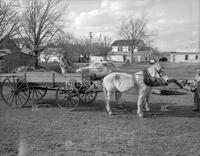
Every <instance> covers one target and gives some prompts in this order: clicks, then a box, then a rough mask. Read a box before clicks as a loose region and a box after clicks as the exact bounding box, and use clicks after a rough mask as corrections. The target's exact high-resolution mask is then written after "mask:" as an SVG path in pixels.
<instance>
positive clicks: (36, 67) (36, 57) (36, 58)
mask: <svg viewBox="0 0 200 156" xmlns="http://www.w3.org/2000/svg"><path fill="white" fill-rule="evenodd" d="M38 56H39V55H38V54H37V53H35V69H38V68H39V64H38V62H39V61H38V59H39V58H38Z"/></svg>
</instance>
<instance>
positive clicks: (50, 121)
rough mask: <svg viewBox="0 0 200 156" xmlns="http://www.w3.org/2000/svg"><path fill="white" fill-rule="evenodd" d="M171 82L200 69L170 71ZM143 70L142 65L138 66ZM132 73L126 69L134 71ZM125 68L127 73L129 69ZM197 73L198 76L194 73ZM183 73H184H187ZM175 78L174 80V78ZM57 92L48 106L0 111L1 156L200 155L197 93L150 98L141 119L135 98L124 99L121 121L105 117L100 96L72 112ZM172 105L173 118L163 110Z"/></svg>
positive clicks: (50, 96) (178, 67)
mask: <svg viewBox="0 0 200 156" xmlns="http://www.w3.org/2000/svg"><path fill="white" fill-rule="evenodd" d="M166 66H167V70H169V76H171V77H176V76H181V78H183V77H187V76H188V77H190V76H194V74H195V68H196V67H197V66H193V65H192V66H190V65H186V66H183V65H179V64H177V65H173V66H172V65H166ZM133 67H134V70H140V69H141V68H142V67H141V65H140V66H139V65H135V66H133ZM133 67H129V68H126V70H127V71H128V70H129V71H132V70H133ZM124 68H125V67H124ZM193 70H194V71H193ZM183 71H184V72H183ZM170 72H171V74H170ZM54 94H55V93H54V92H49V93H48V94H47V96H46V97H45V99H46V103H48V104H49V106H48V107H47V106H45V107H43V106H42V105H41V106H40V107H39V110H38V111H31V107H26V108H23V109H11V108H9V107H7V106H6V105H5V104H4V103H3V102H2V101H1V105H0V111H1V112H0V117H1V118H0V119H1V120H0V121H1V124H0V134H1V135H0V155H2V156H7V155H20V156H51V155H52V156H104V155H105V156H122V155H123V156H124V155H125V156H126V155H127V156H133V155H141V156H144V155H148V156H151V155H152V156H156V155H158V156H160V155H162V156H165V155H166V156H173V155H174V156H175V155H177V156H178V155H181V156H188V155H192V156H193V155H194V156H197V155H199V154H200V149H199V146H200V139H199V137H200V131H199V129H200V113H199V112H192V108H193V96H192V93H188V94H186V95H176V96H160V95H153V94H152V95H151V108H152V110H151V111H150V112H145V118H142V119H140V118H138V117H137V115H136V107H137V106H136V101H137V95H136V94H126V95H124V96H123V97H122V100H123V101H124V102H123V104H124V106H125V108H124V109H119V107H118V106H116V105H115V103H114V101H113V102H112V108H113V110H114V112H116V113H115V114H116V115H113V116H109V115H108V113H106V111H105V106H104V100H103V99H104V97H103V95H102V94H101V93H100V94H99V96H98V97H97V99H96V101H95V102H94V103H92V104H91V105H89V106H82V107H79V108H78V109H77V110H76V111H72V112H68V111H67V110H63V109H59V108H58V107H56V106H55V100H54ZM165 104H170V105H171V106H170V107H169V111H168V112H161V111H160V106H161V105H165Z"/></svg>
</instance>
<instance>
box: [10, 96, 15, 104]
mask: <svg viewBox="0 0 200 156" xmlns="http://www.w3.org/2000/svg"><path fill="white" fill-rule="evenodd" d="M14 97H15V95H14V94H13V97H12V99H11V103H10V104H11V105H12V103H13V100H14Z"/></svg>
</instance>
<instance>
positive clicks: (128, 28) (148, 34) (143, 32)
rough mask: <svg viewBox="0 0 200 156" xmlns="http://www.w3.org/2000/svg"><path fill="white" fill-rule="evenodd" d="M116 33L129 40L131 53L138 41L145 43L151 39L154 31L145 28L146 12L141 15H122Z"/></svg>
mask: <svg viewBox="0 0 200 156" xmlns="http://www.w3.org/2000/svg"><path fill="white" fill-rule="evenodd" d="M118 34H119V36H120V37H121V38H123V39H126V40H131V51H132V55H133V54H134V49H135V48H136V47H137V46H138V44H140V42H143V44H145V45H147V44H150V43H151V42H152V41H153V37H154V36H155V35H156V31H155V30H149V29H148V28H147V18H146V14H142V15H141V17H135V16H129V17H127V18H126V17H123V18H122V23H121V26H120V28H119V31H118Z"/></svg>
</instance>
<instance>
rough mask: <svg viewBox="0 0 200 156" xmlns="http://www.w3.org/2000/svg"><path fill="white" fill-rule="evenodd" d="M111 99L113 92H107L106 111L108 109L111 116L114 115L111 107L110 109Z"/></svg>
mask: <svg viewBox="0 0 200 156" xmlns="http://www.w3.org/2000/svg"><path fill="white" fill-rule="evenodd" d="M110 99H111V92H108V91H107V98H106V109H107V111H108V113H109V115H112V110H111V107H110Z"/></svg>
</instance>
